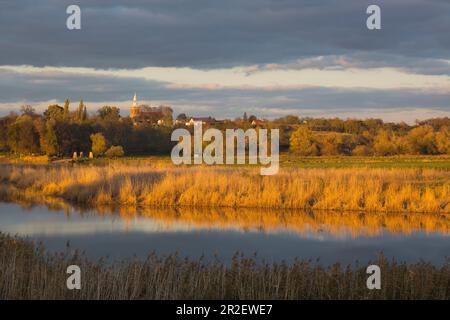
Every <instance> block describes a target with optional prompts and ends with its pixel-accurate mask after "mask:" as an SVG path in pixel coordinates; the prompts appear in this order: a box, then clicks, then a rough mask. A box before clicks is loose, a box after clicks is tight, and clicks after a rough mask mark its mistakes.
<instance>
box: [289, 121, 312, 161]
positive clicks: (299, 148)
mask: <svg viewBox="0 0 450 320" xmlns="http://www.w3.org/2000/svg"><path fill="white" fill-rule="evenodd" d="M289 144H290V146H289V150H290V151H291V152H292V153H295V154H298V155H301V156H316V155H319V145H318V143H317V141H316V139H315V138H314V136H313V134H312V132H311V130H309V129H308V128H306V127H299V128H298V129H297V130H295V131H294V132H293V133H292V135H291V138H290V139H289Z"/></svg>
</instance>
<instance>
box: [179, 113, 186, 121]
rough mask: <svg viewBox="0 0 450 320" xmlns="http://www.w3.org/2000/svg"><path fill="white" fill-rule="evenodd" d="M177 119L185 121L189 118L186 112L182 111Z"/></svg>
mask: <svg viewBox="0 0 450 320" xmlns="http://www.w3.org/2000/svg"><path fill="white" fill-rule="evenodd" d="M177 120H179V121H185V120H187V116H186V114H185V113H180V114H179V115H178V116H177Z"/></svg>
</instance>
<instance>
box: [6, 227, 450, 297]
mask: <svg viewBox="0 0 450 320" xmlns="http://www.w3.org/2000/svg"><path fill="white" fill-rule="evenodd" d="M68 252H71V251H70V250H67V252H66V253H56V254H49V253H47V252H46V251H45V249H44V248H43V247H42V246H36V245H35V244H34V243H32V242H29V241H25V240H23V239H19V238H12V237H9V236H5V235H3V234H0V299H106V300H111V299H443V300H448V299H450V285H449V279H450V261H447V262H446V264H444V265H443V266H441V267H435V266H432V265H431V264H428V263H425V262H420V263H416V264H402V263H396V262H392V261H386V260H385V259H384V258H382V257H380V259H379V261H376V264H378V265H379V266H380V268H381V272H382V277H381V290H368V289H367V286H366V280H367V277H368V275H367V274H366V267H367V266H359V267H357V268H356V269H355V268H353V269H349V268H346V267H345V266H341V265H339V264H335V265H334V266H331V267H329V268H323V267H320V266H315V265H314V264H313V263H311V262H308V261H296V262H294V263H292V264H283V263H281V264H263V263H257V262H255V260H254V259H252V258H245V257H241V256H239V255H236V256H235V258H234V259H233V262H232V263H231V265H228V266H227V265H224V264H222V263H221V262H220V261H214V262H205V261H203V260H201V259H200V260H186V259H181V258H180V257H177V256H176V255H171V256H166V257H158V256H156V255H150V256H149V257H148V258H147V260H146V261H132V260H128V261H122V262H120V263H116V264H114V265H109V264H106V263H105V261H102V260H100V261H98V262H90V261H88V260H87V259H85V258H84V257H83V256H82V255H80V254H73V253H68ZM69 265H78V266H79V267H80V269H81V271H82V274H81V279H82V285H81V290H73V291H71V290H68V289H67V287H66V280H67V277H68V275H67V273H66V270H67V267H68V266H69Z"/></svg>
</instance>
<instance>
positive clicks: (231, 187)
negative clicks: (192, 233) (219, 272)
mask: <svg viewBox="0 0 450 320" xmlns="http://www.w3.org/2000/svg"><path fill="white" fill-rule="evenodd" d="M430 158H431V157H430ZM338 160H339V161H344V160H345V159H342V158H331V159H321V160H320V161H328V162H329V163H328V164H326V165H323V163H320V162H319V163H316V162H318V161H319V159H317V158H313V159H310V162H309V164H314V165H310V166H308V167H302V166H300V165H292V164H291V163H289V162H286V160H285V161H284V162H283V163H284V165H282V167H281V169H280V172H279V173H278V174H277V175H274V176H261V175H259V170H257V169H256V168H253V167H231V166H229V167H219V166H216V167H214V166H213V167H211V166H189V167H188V166H180V167H176V166H173V165H172V164H170V163H168V162H167V159H164V158H162V159H157V160H152V159H134V160H127V159H122V160H117V161H109V162H104V163H95V162H94V163H88V164H86V163H81V164H77V163H75V164H60V165H58V164H24V163H2V164H0V181H2V185H1V188H0V197H1V198H2V199H5V200H11V201H16V200H20V199H29V200H33V199H34V200H36V201H45V200H46V199H49V198H57V199H60V200H64V201H69V202H71V203H75V204H80V205H89V206H101V205H117V206H139V207H183V206H189V207H232V208H266V209H268V208H271V209H320V210H350V211H353V210H355V211H367V212H407V213H413V212H433V213H449V212H450V170H448V168H447V167H446V165H447V164H448V161H449V158H448V157H446V158H445V157H444V158H440V157H438V158H431V159H421V161H420V163H427V164H428V167H422V166H420V167H417V166H416V167H415V166H413V165H411V164H414V163H416V162H417V161H419V160H417V159H406V158H404V159H403V160H402V161H403V162H404V163H409V164H410V165H411V166H410V167H408V166H401V167H396V166H391V165H390V164H391V163H394V162H393V161H388V160H386V159H378V160H377V159H376V158H375V159H372V158H365V162H364V161H361V160H359V161H357V162H354V160H347V161H348V162H347V163H346V164H345V165H340V164H339V165H337V166H332V165H331V164H332V163H339V162H338ZM353 163H356V164H357V165H356V166H353V165H352V164H353ZM361 163H368V165H366V166H361ZM380 163H381V164H382V167H380ZM373 164H375V166H372V165H373ZM432 164H434V167H433V166H432ZM316 165H321V166H322V167H320V168H318V167H315V166H316Z"/></svg>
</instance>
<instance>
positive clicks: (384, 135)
mask: <svg viewBox="0 0 450 320" xmlns="http://www.w3.org/2000/svg"><path fill="white" fill-rule="evenodd" d="M373 150H374V152H375V154H376V155H378V156H389V155H394V154H397V148H396V145H395V144H394V142H393V135H392V132H388V131H386V130H384V129H381V130H380V131H379V132H378V134H377V136H376V137H375V141H374V145H373Z"/></svg>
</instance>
